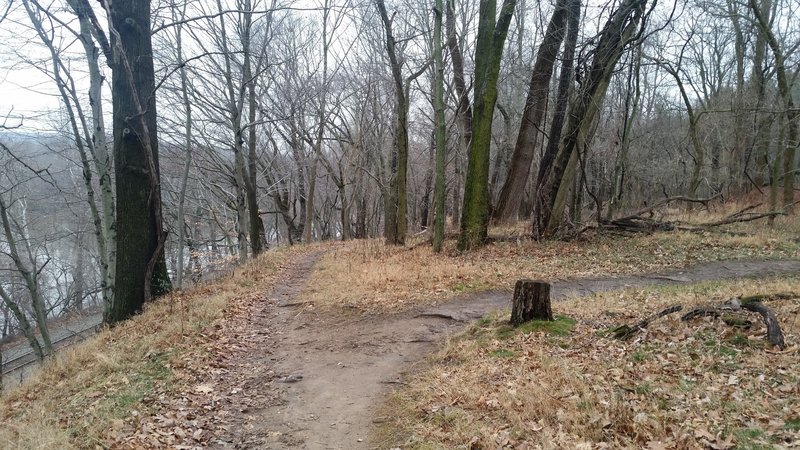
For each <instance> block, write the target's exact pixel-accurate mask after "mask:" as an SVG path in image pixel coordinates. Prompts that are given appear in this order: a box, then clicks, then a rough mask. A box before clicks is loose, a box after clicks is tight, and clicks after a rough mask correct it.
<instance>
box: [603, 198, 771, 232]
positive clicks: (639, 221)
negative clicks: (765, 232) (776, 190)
mask: <svg viewBox="0 0 800 450" xmlns="http://www.w3.org/2000/svg"><path fill="white" fill-rule="evenodd" d="M721 197H722V194H717V195H715V196H713V197H708V198H691V197H684V196H680V195H679V196H675V197H668V198H665V199H663V200H661V201H659V202H658V203H655V204H653V205H651V206H648V207H645V208H643V209H640V210H639V211H636V212H634V213H633V214H630V215H627V216H625V217H620V218H617V219H612V220H606V219H600V221H599V225H600V227H601V228H603V229H610V230H617V231H625V232H633V233H653V232H656V231H673V230H684V231H706V230H708V229H709V228H713V227H718V226H722V225H729V224H732V223H738V222H750V221H753V220H759V219H764V218H769V217H775V216H782V215H785V212H784V211H768V212H753V210H754V209H756V208H758V207H759V206H761V205H762V203H758V204H755V205H750V206H747V207H745V208H742V209H740V210H739V211H736V212H735V213H733V214H731V215H729V216H727V217H725V218H723V219H720V220H716V221H713V222H706V223H701V224H687V223H685V222H681V221H677V220H676V221H669V220H664V219H662V218H659V217H657V215H656V211H657V210H658V209H660V208H663V207H665V206H668V205H669V204H671V203H676V202H686V203H698V204H702V205H703V206H704V207H705V208H706V209H708V208H709V203H710V202H712V201H714V200H716V199H718V198H721Z"/></svg>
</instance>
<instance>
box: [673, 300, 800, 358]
mask: <svg viewBox="0 0 800 450" xmlns="http://www.w3.org/2000/svg"><path fill="white" fill-rule="evenodd" d="M798 297H800V296H799V295H798V294H795V293H792V292H779V293H775V294H758V295H750V296H746V297H739V298H735V299H732V300H728V301H727V302H725V303H723V304H721V305H717V306H701V307H698V308H695V309H693V310H691V311H689V312H687V313H686V314H684V315H683V317H681V320H684V321H685V320H691V319H694V318H697V317H705V316H711V317H714V318H717V317H721V318H722V321H723V322H725V323H726V324H728V325H730V326H734V327H749V326H750V325H752V323H751V322H750V321H749V320H746V319H742V318H740V317H736V316H734V315H731V314H725V313H726V312H730V311H740V310H742V309H745V310H747V311H751V312H755V313H758V314H759V315H761V318H762V320H763V321H764V325H766V327H767V340H768V341H769V343H770V344H772V346H774V347H778V348H780V349H781V350H783V349H785V348H786V342H785V341H784V337H783V331H782V330H781V325H780V322H778V318H777V317H776V316H775V313H774V312H773V311H772V310H771V309H769V308H767V306H766V305H764V304H763V303H762V301H765V300H786V299H794V298H798Z"/></svg>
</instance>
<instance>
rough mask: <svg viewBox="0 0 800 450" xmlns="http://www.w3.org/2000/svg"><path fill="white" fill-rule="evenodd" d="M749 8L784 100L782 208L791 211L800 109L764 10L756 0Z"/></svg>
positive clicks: (780, 51)
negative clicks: (797, 107) (762, 38)
mask: <svg viewBox="0 0 800 450" xmlns="http://www.w3.org/2000/svg"><path fill="white" fill-rule="evenodd" d="M750 8H751V9H752V10H753V14H754V15H755V16H756V26H757V27H758V31H759V33H760V34H761V35H763V36H764V38H765V40H766V41H767V44H768V45H769V47H770V49H771V50H772V54H773V56H774V57H775V75H776V76H777V78H778V91H779V92H780V94H781V98H782V99H783V102H784V108H785V109H786V110H785V115H786V122H785V123H784V125H785V127H786V144H785V146H784V150H783V208H784V209H785V210H786V211H787V212H792V209H793V204H794V177H795V164H794V159H795V152H796V149H797V146H798V145H800V136H798V129H797V128H798V118H800V110H798V109H796V108H795V107H794V100H793V99H792V88H791V85H790V80H789V77H788V75H787V73H786V66H785V60H784V55H783V49H782V48H781V44H780V43H779V42H778V39H777V38H776V37H775V34H774V33H773V32H772V29H771V28H770V24H769V22H768V21H767V19H766V17H765V15H764V12H763V11H762V10H761V8H760V7H759V6H758V4H757V3H756V0H750ZM776 164H777V161H776Z"/></svg>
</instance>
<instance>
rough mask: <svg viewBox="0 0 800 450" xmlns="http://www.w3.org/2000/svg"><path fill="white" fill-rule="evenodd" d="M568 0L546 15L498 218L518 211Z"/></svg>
mask: <svg viewBox="0 0 800 450" xmlns="http://www.w3.org/2000/svg"><path fill="white" fill-rule="evenodd" d="M570 2H571V0H558V2H557V3H556V9H555V11H553V16H552V17H551V18H550V24H549V25H548V26H547V31H546V32H545V36H544V40H542V43H541V44H540V45H539V52H538V54H537V56H536V63H535V64H534V65H533V71H532V73H531V81H530V87H529V88H528V98H527V99H526V101H525V108H524V110H523V112H522V122H521V123H520V126H519V133H518V135H517V143H516V145H515V146H514V153H513V154H512V156H511V163H510V165H509V171H508V176H507V178H506V182H505V183H504V184H503V188H502V190H501V191H500V198H499V200H498V202H497V207H496V208H495V210H494V218H495V220H498V221H500V222H509V221H512V220H514V219H516V218H517V213H518V212H519V206H520V203H521V202H522V197H523V194H524V193H525V185H526V184H527V182H528V176H529V175H530V170H531V163H532V162H533V156H534V153H535V149H536V138H537V136H538V135H539V129H540V127H541V123H542V119H543V118H544V114H545V110H546V106H547V96H548V94H549V92H550V79H551V78H552V76H553V67H554V66H555V62H556V56H557V55H558V49H559V48H560V47H561V42H562V41H563V40H564V34H565V29H566V22H567V17H568V16H569V11H570Z"/></svg>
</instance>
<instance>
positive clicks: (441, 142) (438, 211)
mask: <svg viewBox="0 0 800 450" xmlns="http://www.w3.org/2000/svg"><path fill="white" fill-rule="evenodd" d="M442 8H443V2H442V0H436V4H435V6H434V9H433V14H434V24H433V122H434V127H435V130H434V134H433V136H434V138H433V141H434V146H435V160H436V164H435V166H436V182H435V183H434V192H433V209H434V224H433V251H434V252H436V253H439V252H440V251H441V250H442V243H444V222H445V212H444V211H445V208H444V207H445V204H444V202H445V169H446V164H447V162H446V155H445V146H446V145H447V136H446V134H447V124H446V122H445V117H444V61H443V59H442V13H443V11H442Z"/></svg>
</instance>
